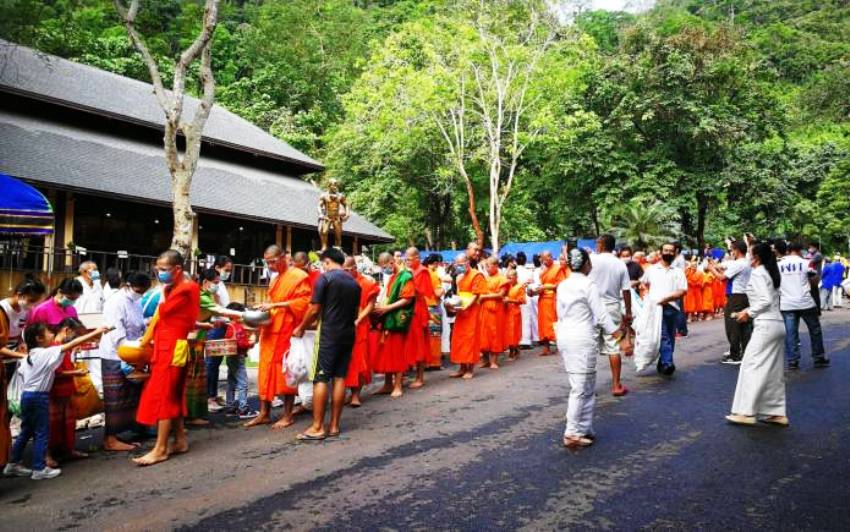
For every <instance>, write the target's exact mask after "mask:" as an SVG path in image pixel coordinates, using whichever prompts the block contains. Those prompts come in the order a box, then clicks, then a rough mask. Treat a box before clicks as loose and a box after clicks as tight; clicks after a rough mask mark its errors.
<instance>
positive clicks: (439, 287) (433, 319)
mask: <svg viewBox="0 0 850 532" xmlns="http://www.w3.org/2000/svg"><path fill="white" fill-rule="evenodd" d="M440 260H441V259H440V256H439V255H430V256H429V257H428V258H427V259H425V267H426V268H428V272H429V273H430V274H431V288H432V289H433V291H434V297H432V298H429V299H428V301H427V303H428V314H429V316H428V317H429V318H430V321H429V322H428V326H429V327H428V332H429V335H428V344H429V345H430V347H431V350H430V352H429V353H428V358H427V360H426V361H425V367H426V368H429V369H442V368H443V311H442V307H441V306H440V300H441V298H442V297H443V280H442V279H440V274H439V273H437V267H438V266H439V263H440Z"/></svg>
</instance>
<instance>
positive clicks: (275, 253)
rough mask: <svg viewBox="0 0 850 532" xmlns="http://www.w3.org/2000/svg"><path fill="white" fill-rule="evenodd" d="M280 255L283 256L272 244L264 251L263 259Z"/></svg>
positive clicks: (281, 251)
mask: <svg viewBox="0 0 850 532" xmlns="http://www.w3.org/2000/svg"><path fill="white" fill-rule="evenodd" d="M281 255H283V250H282V249H281V248H280V246H278V245H277V244H272V245H271V246H269V247H267V248H266V251H265V252H264V253H263V256H264V257H280V256H281Z"/></svg>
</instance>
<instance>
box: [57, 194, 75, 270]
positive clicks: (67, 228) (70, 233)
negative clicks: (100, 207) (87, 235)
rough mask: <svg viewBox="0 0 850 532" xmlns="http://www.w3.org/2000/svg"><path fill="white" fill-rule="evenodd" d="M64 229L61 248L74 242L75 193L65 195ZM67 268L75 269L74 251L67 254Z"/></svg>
mask: <svg viewBox="0 0 850 532" xmlns="http://www.w3.org/2000/svg"><path fill="white" fill-rule="evenodd" d="M63 225H64V229H63V231H62V238H63V240H64V242H59V244H60V246H61V247H63V248H64V247H67V245H68V242H73V241H74V193H73V192H66V193H65V220H64V222H63ZM65 267H66V268H73V267H74V252H73V250H68V251H67V252H66V253H65Z"/></svg>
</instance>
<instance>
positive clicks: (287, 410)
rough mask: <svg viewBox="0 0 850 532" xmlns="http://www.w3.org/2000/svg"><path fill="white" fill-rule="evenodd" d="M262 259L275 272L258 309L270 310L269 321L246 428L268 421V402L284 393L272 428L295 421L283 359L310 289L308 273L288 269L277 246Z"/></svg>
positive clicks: (292, 393)
mask: <svg viewBox="0 0 850 532" xmlns="http://www.w3.org/2000/svg"><path fill="white" fill-rule="evenodd" d="M263 260H265V262H266V267H267V268H268V269H269V271H270V272H277V276H276V277H275V278H274V279H272V282H271V284H270V285H269V290H268V294H267V298H268V300H267V301H266V302H265V303H263V304H261V305H260V307H259V308H260V310H266V311H269V312H270V314H271V322H270V323H269V324H268V325H265V326H263V328H262V329H261V330H260V367H259V371H258V373H257V390H258V391H259V395H260V414H259V415H258V416H257V417H255V418H254V419H252V420H251V421H249V422H247V423H246V424H245V426H246V427H255V426H257V425H267V424H269V423H271V403H272V401H273V400H274V398H275V397H276V396H278V395H283V416H281V418H280V419H279V420H278V421H277V422H276V423H275V424H274V425H272V428H273V429H282V428H286V427H288V426H290V425H292V424H293V423H295V420H294V417H295V414H296V412H293V405H294V404H295V396H296V395H298V389H297V388H290V387H289V386H287V385H286V379H285V378H284V374H283V361H284V359H285V358H286V354H287V353H289V341H290V340H291V339H292V331H293V330H294V329H295V328H296V327H298V325H300V324H301V321H302V320H303V319H304V314H305V313H306V312H307V307H309V306H310V296H311V295H312V293H313V290H312V289H311V288H310V282H309V280H308V276H307V273H305V272H304V270H301V269H299V268H290V267H289V264H288V261H287V260H286V257H284V255H283V251H282V250H281V249H280V247H278V246H275V245H272V246H269V247H268V248H266V251H265V253H264V254H263Z"/></svg>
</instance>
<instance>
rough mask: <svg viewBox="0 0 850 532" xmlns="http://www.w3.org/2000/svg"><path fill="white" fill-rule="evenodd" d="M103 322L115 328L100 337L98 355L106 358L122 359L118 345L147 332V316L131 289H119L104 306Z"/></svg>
mask: <svg viewBox="0 0 850 532" xmlns="http://www.w3.org/2000/svg"><path fill="white" fill-rule="evenodd" d="M103 324H104V325H105V326H106V327H115V329H113V330H111V331H109V332H107V333H106V334H104V335H103V336H102V337H101V339H100V347H99V353H98V356H100V358H102V359H104V360H120V359H119V358H118V345H119V344H120V343H121V342H122V341H123V340H138V339H139V338H141V337H142V336H143V335H144V334H145V317H144V315H143V314H142V306H141V304H140V302H139V301H133V297H132V295H131V294H130V290H128V289H126V288H125V289H122V290H119V291H118V293H117V294H115V297H112V298H110V299H109V301H107V302H106V305H104V307H103Z"/></svg>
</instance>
